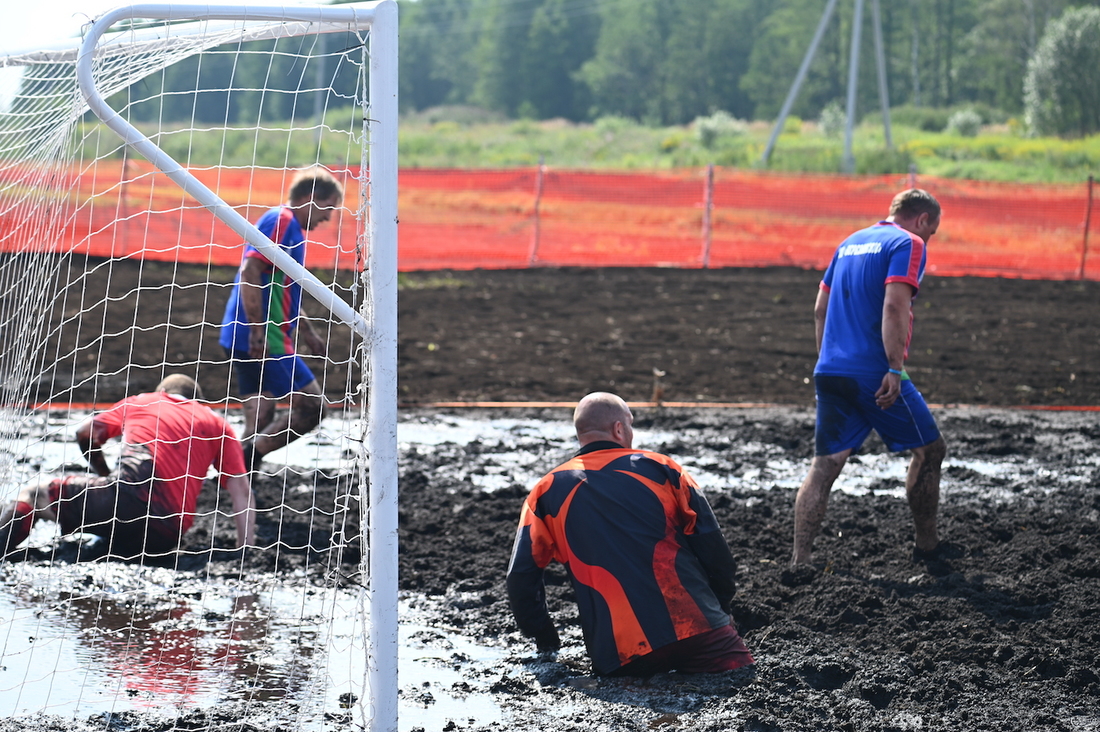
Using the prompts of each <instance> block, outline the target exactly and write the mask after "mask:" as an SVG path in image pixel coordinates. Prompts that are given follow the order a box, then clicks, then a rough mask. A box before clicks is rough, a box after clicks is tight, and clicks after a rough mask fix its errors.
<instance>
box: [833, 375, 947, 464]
mask: <svg viewBox="0 0 1100 732" xmlns="http://www.w3.org/2000/svg"><path fill="white" fill-rule="evenodd" d="M814 385H815V387H816V389H817V428H816V431H815V438H816V445H815V448H814V453H815V454H816V455H834V454H836V453H838V452H844V451H845V450H855V449H857V448H858V447H859V446H860V445H862V444H863V441H864V440H866V439H867V435H869V434H871V430H872V429H873V430H874V431H875V432H878V434H879V437H881V438H882V441H883V442H884V443H885V444H886V447H887V448H889V449H890V450H891V451H892V452H900V451H902V450H909V449H911V448H914V447H923V446H924V445H927V444H929V443H932V442H935V441H936V440H937V439H939V437H940V430H939V428H938V427H937V426H936V420H935V419H933V417H932V413H931V412H930V411H929V410H928V405H927V404H925V403H924V397H922V396H921V394H920V392H919V391H917V387H915V386H913V382H912V381H910V380H909V379H902V380H901V395H900V396H898V399H897V401H896V402H894V404H893V406H891V407H890V408H889V409H881V408H879V406H878V405H877V404H875V392H876V391H878V389H879V387H880V386H882V377H881V376H833V375H831V374H815V375H814Z"/></svg>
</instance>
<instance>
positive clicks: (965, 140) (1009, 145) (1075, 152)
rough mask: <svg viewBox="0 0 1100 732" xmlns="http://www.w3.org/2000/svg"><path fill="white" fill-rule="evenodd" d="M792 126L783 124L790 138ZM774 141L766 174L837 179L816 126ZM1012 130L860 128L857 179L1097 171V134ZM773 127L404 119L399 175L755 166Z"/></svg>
mask: <svg viewBox="0 0 1100 732" xmlns="http://www.w3.org/2000/svg"><path fill="white" fill-rule="evenodd" d="M790 128H791V126H790V125H788V130H790ZM794 130H795V131H787V132H784V133H783V134H781V135H780V136H779V139H778V141H777V144H776V146H775V148H774V150H773V152H772V155H771V160H770V162H769V165H768V166H767V167H768V168H769V169H771V170H782V171H790V172H812V173H835V172H839V171H840V169H841V159H842V157H843V148H844V143H843V139H842V138H841V137H828V136H826V135H824V134H822V133H821V132H820V131H818V129H817V126H816V125H814V124H803V125H801V128H799V127H797V126H795V127H794ZM1018 130H1019V126H1018V125H1017V124H1015V123H1014V122H1012V121H1010V122H1009V124H1004V125H998V126H993V127H987V128H985V129H983V131H982V133H981V134H979V135H978V136H976V137H961V136H958V135H952V134H948V133H944V132H929V131H926V130H922V129H920V128H919V127H916V126H908V125H900V124H896V125H894V126H893V129H892V137H893V142H894V147H893V149H888V148H887V147H886V144H885V135H884V132H883V130H882V128H881V126H877V125H873V124H869V123H868V124H864V125H861V126H860V127H858V128H857V129H856V131H855V134H854V140H853V154H854V156H855V159H856V172H858V173H865V174H889V173H899V174H903V173H907V172H908V171H909V169H910V166H911V165H913V166H915V168H916V171H917V173H919V174H922V175H931V176H942V177H947V178H969V179H977V180H995V181H1026V182H1048V183H1053V182H1077V181H1082V180H1084V179H1085V178H1087V177H1088V175H1090V174H1092V175H1097V174H1098V173H1100V135H1096V136H1093V137H1089V138H1085V139H1079V140H1062V139H1058V138H1038V137H1026V136H1023V135H1022V134H1020V132H1019V131H1018ZM770 133H771V125H770V123H767V122H756V123H752V124H750V125H748V126H747V129H746V130H745V131H743V132H741V133H739V134H727V135H723V136H720V137H718V138H717V140H715V141H714V142H713V144H712V145H711V146H710V147H704V146H703V145H702V143H701V142H700V140H699V139H698V138H697V136H696V135H695V134H694V131H693V129H692V128H691V127H690V126H682V127H660V128H655V127H646V126H643V125H639V124H635V123H632V122H630V121H627V120H622V119H609V120H600V121H597V122H596V123H595V124H571V123H568V122H564V121H561V120H554V121H550V122H531V121H519V122H499V121H498V122H480V123H471V124H462V123H458V122H454V121H446V120H444V121H438V122H424V121H420V120H417V119H407V120H403V122H402V126H401V131H400V151H399V157H400V161H401V165H402V166H403V167H438V168H508V167H522V166H531V165H535V164H537V163H538V162H539V160H540V159H543V160H545V162H546V164H547V165H551V166H554V167H558V168H587V169H592V168H595V169H615V170H663V169H670V168H683V167H700V166H704V165H707V164H708V163H714V164H716V165H720V166H728V167H737V168H759V167H761V165H760V158H761V156H762V154H763V151H764V148H765V145H766V144H767V140H768V136H769V135H770Z"/></svg>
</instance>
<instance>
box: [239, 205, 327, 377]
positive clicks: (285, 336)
mask: <svg viewBox="0 0 1100 732" xmlns="http://www.w3.org/2000/svg"><path fill="white" fill-rule="evenodd" d="M256 228H257V229H259V230H260V231H261V232H263V233H264V234H265V235H267V236H268V237H269V238H270V239H271V240H272V241H273V242H275V243H276V244H278V245H279V246H280V247H282V249H283V251H285V252H286V253H287V254H289V255H290V256H291V257H292V258H293V259H294V261H295V262H297V263H298V264H302V265H304V264H305V257H306V245H305V234H304V233H303V232H302V226H301V224H299V223H298V219H297V218H295V216H294V211H293V210H292V209H291V208H289V207H287V206H278V207H276V208H273V209H271V210H270V211H268V212H267V213H265V214H264V215H263V216H262V217H260V220H259V221H257V222H256ZM250 257H256V258H258V259H260V260H261V261H263V262H264V264H265V265H266V267H265V271H264V274H263V288H264V296H263V308H264V312H263V318H264V321H266V323H267V353H268V355H271V356H282V355H286V354H291V353H294V342H293V334H294V328H295V326H297V324H298V313H299V310H300V308H301V303H302V289H301V285H299V284H298V283H297V282H294V281H293V280H291V279H290V278H289V277H287V276H286V275H285V274H283V272H282V271H280V270H278V269H276V268H275V267H273V266H272V265H271V263H270V262H269V261H268V259H267V257H265V256H264V255H263V254H261V253H260V252H259V251H258V250H257V249H256V248H255V247H253V246H252V245H251V244H246V245H245V248H244V258H245V259H248V258H250ZM240 280H241V273H240V272H239V271H238V272H237V278H236V279H235V280H234V282H233V290H232V292H230V294H229V302H228V303H226V306H225V316H224V317H223V318H222V332H221V338H220V339H219V342H220V343H221V345H222V346H224V347H225V348H227V349H229V350H231V351H245V352H247V351H248V328H249V322H248V316H247V315H246V314H245V311H244V302H243V301H242V300H241V281H240Z"/></svg>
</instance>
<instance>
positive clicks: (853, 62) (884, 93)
mask: <svg viewBox="0 0 1100 732" xmlns="http://www.w3.org/2000/svg"><path fill="white" fill-rule="evenodd" d="M836 3H837V0H829V2H828V4H826V6H825V12H824V13H822V14H821V20H820V21H819V22H818V24H817V30H816V31H814V37H813V40H812V41H810V47H809V48H808V49H806V55H805V57H804V58H803V59H802V65H801V66H799V67H798V74H797V75H796V76H795V79H794V83H793V84H791V90H790V92H789V93H788V94H787V99H786V101H784V102H783V108H782V109H781V110H780V111H779V119H778V120H776V122H775V128H774V129H772V134H771V137H770V138H768V146H767V147H766V148H764V155H763V156H762V157H761V158H760V164H761V165H765V166H766V165H767V164H768V158H770V157H771V154H772V150H773V149H774V148H775V141H776V140H777V139H778V138H779V133H780V132H782V131H783V125H784V123H785V122H786V121H787V116H788V115H789V114H790V112H791V106H792V105H793V104H794V100H795V97H797V96H798V92H799V90H800V89H801V88H802V83H803V82H804V81H805V80H806V72H807V71H808V70H809V68H810V64H811V63H812V62H813V60H814V56H815V55H816V54H817V47H818V46H819V45H820V44H821V37H822V36H823V35H825V28H826V27H827V26H828V25H829V21H830V20H832V17H833V12H834V11H835V10H836ZM871 15H872V21H873V23H872V24H873V25H874V31H875V63H876V65H877V67H878V96H879V102H880V103H881V104H882V124H883V127H884V128H885V132H886V147H888V148H892V147H893V146H894V141H893V138H892V136H891V134H890V94H889V91H888V90H887V87H886V54H885V52H884V51H883V48H882V19H881V16H880V14H879V0H871ZM862 31H863V0H855V12H854V14H853V18H852V47H851V51H850V55H849V57H848V107H847V119H846V120H845V124H844V159H843V161H842V165H843V169H844V172H845V173H854V172H855V169H856V161H855V158H854V157H853V156H852V126H853V124H854V120H855V116H856V82H857V79H858V78H859V47H860V42H861V39H862Z"/></svg>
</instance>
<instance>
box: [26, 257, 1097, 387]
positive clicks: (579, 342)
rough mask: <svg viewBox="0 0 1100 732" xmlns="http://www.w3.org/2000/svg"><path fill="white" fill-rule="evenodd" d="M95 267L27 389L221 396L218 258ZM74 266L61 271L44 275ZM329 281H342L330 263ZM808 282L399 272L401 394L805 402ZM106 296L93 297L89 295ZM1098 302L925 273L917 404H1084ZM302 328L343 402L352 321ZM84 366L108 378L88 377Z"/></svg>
mask: <svg viewBox="0 0 1100 732" xmlns="http://www.w3.org/2000/svg"><path fill="white" fill-rule="evenodd" d="M93 264H95V265H96V266H95V267H94V268H92V269H91V274H90V275H88V276H87V277H84V278H81V279H79V280H77V282H78V286H77V287H74V288H72V289H71V290H70V291H69V292H67V293H66V296H59V297H56V298H55V303H56V304H55V312H54V316H53V318H52V319H51V327H53V328H56V329H57V330H56V331H51V332H50V334H49V336H48V338H47V339H46V340H47V341H49V342H50V343H51V346H52V345H53V343H54V342H59V343H60V344H61V346H62V347H61V348H59V349H58V350H57V351H53V352H51V353H50V354H48V355H47V358H46V364H47V366H46V369H45V372H44V376H43V377H42V379H41V380H40V387H41V388H40V390H39V395H40V396H42V397H46V396H50V395H52V397H53V398H54V399H61V398H67V397H70V396H71V397H73V398H75V399H76V400H78V401H114V400H117V399H120V398H122V397H123V396H125V395H126V393H127V391H130V392H133V391H141V390H148V389H152V388H153V387H154V386H155V385H156V383H157V381H159V379H160V376H161V374H162V373H163V372H164V371H165V366H164V363H165V362H168V363H171V364H172V368H173V369H176V370H184V371H186V372H188V373H192V372H193V371H192V370H195V372H197V373H198V375H199V380H200V382H201V383H202V385H203V387H204V389H205V390H206V396H207V397H208V398H210V399H213V400H220V399H222V398H223V397H224V396H225V394H226V384H227V383H229V374H230V369H229V367H228V365H227V363H226V361H225V356H224V353H223V352H222V350H221V348H220V346H218V342H217V340H218V334H217V330H218V325H219V324H220V323H221V316H222V310H223V308H224V304H225V300H226V298H227V296H228V293H227V291H226V289H225V283H229V282H231V281H232V279H233V271H232V270H231V269H230V270H227V269H224V268H223V269H217V268H215V269H208V268H206V267H195V266H186V265H180V266H178V267H174V266H172V265H166V264H158V263H145V264H144V266H140V267H139V265H138V263H135V262H112V263H110V265H109V266H108V265H106V264H105V263H104V262H102V261H100V262H95V261H93ZM173 269H176V270H177V282H178V283H179V286H178V287H177V288H173V289H170V290H165V289H153V290H149V289H146V290H143V291H139V290H138V289H137V286H138V285H141V286H144V287H162V286H163V284H164V282H165V281H166V278H167V277H169V276H170V274H171V272H172V270H173ZM74 271H77V268H76V267H73V268H71V269H69V268H63V269H62V270H61V271H60V272H59V274H58V279H59V280H62V281H63V280H64V279H65V278H66V277H67V276H70V277H71V275H69V273H70V272H74ZM80 271H83V267H81V268H80ZM74 279H75V278H74ZM337 279H338V280H340V282H339V285H340V286H341V287H343V288H346V287H348V286H349V285H350V282H348V281H347V276H346V275H341V277H340V278H337ZM819 279H820V273H819V272H814V271H808V270H800V269H790V268H762V269H718V270H683V269H638V268H622V269H529V270H474V271H468V272H467V271H463V272H413V273H407V274H403V275H402V277H401V290H400V294H399V301H398V330H399V334H398V339H399V344H398V382H399V385H398V388H399V390H400V393H399V398H400V399H401V400H402V401H403V402H404V403H406V404H407V405H413V404H425V403H431V402H438V401H524V402H530V401H542V400H555V401H558V400H560V401H569V400H573V401H575V400H576V399H578V398H580V397H581V396H583V395H584V394H585V393H587V392H589V391H593V390H596V389H605V390H610V391H615V392H617V393H619V394H620V395H621V396H623V397H624V398H625V399H627V400H628V401H651V400H652V397H653V395H654V386H655V384H654V379H655V376H654V370H656V371H658V372H662V373H663V374H664V375H663V376H661V377H660V384H659V387H660V389H661V391H662V395H663V399H665V400H668V401H688V402H694V401H701V402H768V403H776V404H792V405H808V404H812V402H813V389H812V386H811V384H810V382H809V379H810V377H811V375H812V372H813V364H814V360H815V358H816V354H815V345H814V335H813V315H812V311H813V301H814V297H815V296H816V292H817V283H818V281H819ZM104 293H106V294H107V295H109V298H110V299H109V304H108V305H107V306H102V305H88V303H98V302H100V301H101V299H102V295H103V294H104ZM81 302H82V303H84V305H83V306H84V308H85V315H84V317H83V318H82V319H81V320H79V321H78V320H75V319H73V313H74V311H75V308H76V304H77V303H81ZM1098 302H1100V282H1091V281H1085V282H1053V281H1043V280H1016V279H1000V278H976V277H958V278H946V277H941V278H935V277H927V278H926V279H925V281H924V283H923V286H922V288H921V292H920V295H919V297H918V298H917V301H916V305H915V324H914V335H913V341H912V345H911V348H910V356H909V361H908V369H909V372H910V374H911V375H912V377H913V380H914V383H916V384H917V386H918V388H920V389H921V391H922V392H923V393H924V395H925V398H926V399H927V400H928V401H929V402H932V403H938V404H984V405H997V406H1014V405H1089V404H1092V405H1095V404H1100V323H1098V322H1097V317H1098V313H1100V309H1098V307H1097V303H1098ZM319 307H320V306H317V305H316V304H313V305H312V307H310V308H309V312H311V313H312V314H314V315H316V314H317V312H318V311H319ZM63 319H64V323H63V325H57V324H58V323H61V321H62V320H63ZM165 323H169V324H170V326H169V327H165V325H164V324H165ZM317 327H318V328H320V329H322V330H323V331H324V332H326V333H327V334H328V340H329V349H330V353H329V359H328V361H321V360H319V359H312V360H311V365H313V366H314V367H315V368H316V371H317V373H318V376H319V378H320V379H321V380H322V382H323V385H324V386H325V389H326V391H327V392H328V393H329V395H330V396H331V397H332V398H333V399H334V400H342V399H343V398H344V394H345V392H346V388H347V385H348V384H349V383H355V381H356V380H357V378H358V373H357V371H356V370H355V369H354V368H352V375H351V377H349V376H348V364H349V360H351V359H352V358H353V356H352V347H351V341H352V339H351V336H350V333H349V331H348V330H347V329H346V328H345V327H343V326H341V325H331V326H330V325H328V324H327V323H318V324H317ZM58 354H61V355H60V357H59V356H58ZM195 354H201V358H202V360H203V363H202V364H201V365H199V366H196V364H195V360H196V359H195ZM96 363H99V364H100V366H99V369H100V371H105V372H110V373H116V372H117V374H118V376H117V377H115V376H113V377H110V378H98V379H93V378H92V377H93V376H94V367H95V364H96Z"/></svg>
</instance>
